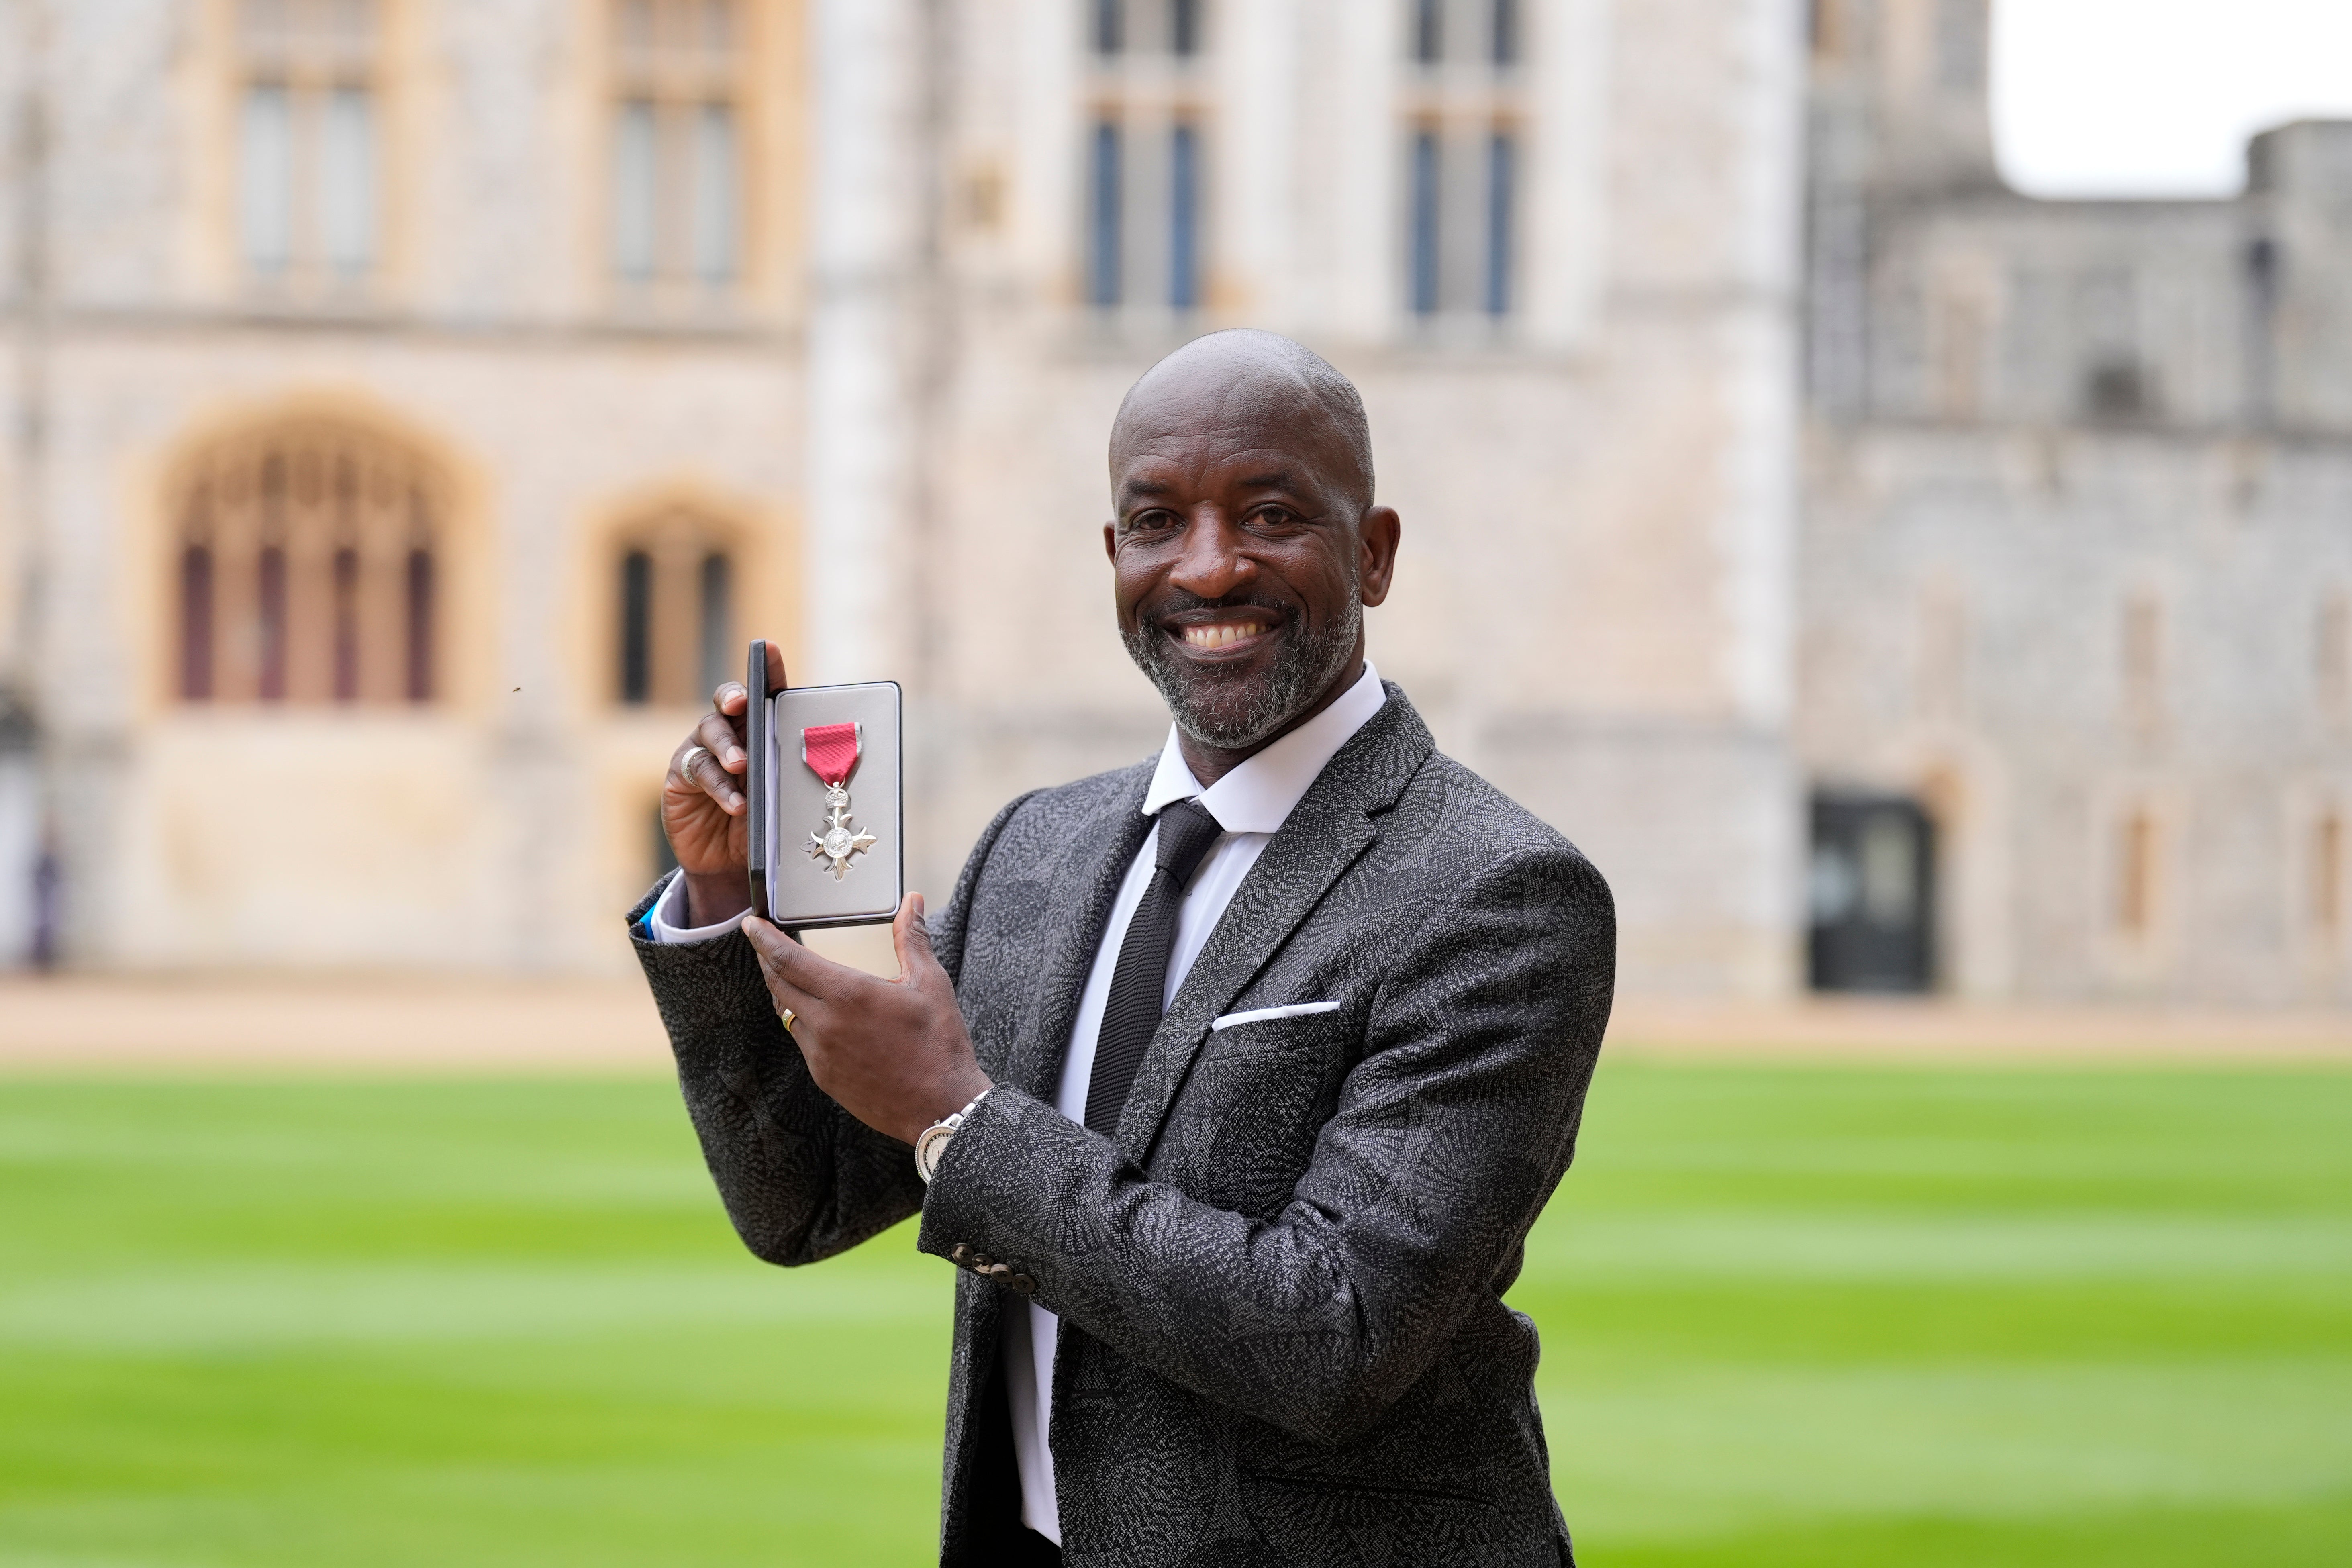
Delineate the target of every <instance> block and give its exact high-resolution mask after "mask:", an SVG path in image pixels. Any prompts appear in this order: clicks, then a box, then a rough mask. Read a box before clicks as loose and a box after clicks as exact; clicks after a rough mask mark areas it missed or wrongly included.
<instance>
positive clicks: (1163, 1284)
mask: <svg viewBox="0 0 2352 1568" xmlns="http://www.w3.org/2000/svg"><path fill="white" fill-rule="evenodd" d="M1615 968H1616V926H1615V917H1614V913H1613V910H1612V905H1611V901H1610V897H1609V890H1608V888H1607V885H1606V884H1605V883H1603V882H1602V881H1601V877H1600V875H1599V873H1598V872H1596V871H1594V870H1593V869H1592V868H1591V865H1590V864H1588V863H1587V862H1586V861H1585V860H1584V859H1583V858H1582V857H1581V856H1580V855H1578V854H1577V853H1576V852H1575V851H1574V850H1573V849H1571V848H1569V847H1566V846H1565V845H1560V846H1558V847H1545V848H1542V849H1535V850H1529V851H1528V852H1526V853H1524V854H1522V855H1520V856H1518V857H1515V858H1508V859H1506V860H1504V861H1502V862H1500V863H1498V864H1496V866H1494V867H1493V868H1490V869H1489V870H1488V871H1487V872H1486V873H1485V874H1484V875H1482V876H1481V877H1479V878H1478V879H1476V880H1475V882H1474V883H1472V884H1471V885H1468V886H1466V887H1465V888H1463V889H1460V890H1459V891H1458V892H1457V893H1456V894H1455V895H1454V898H1452V899H1451V900H1449V901H1448V902H1447V903H1446V904H1445V905H1444V906H1442V907H1440V908H1438V909H1436V910H1433V911H1432V912H1431V913H1430V914H1429V915H1428V916H1427V917H1426V918H1425V919H1424V920H1423V921H1421V923H1420V925H1419V927H1418V929H1417V930H1415V931H1412V933H1411V934H1409V935H1407V936H1405V937H1404V938H1403V939H1402V941H1401V942H1399V943H1398V944H1397V946H1396V948H1395V949H1394V951H1393V952H1392V953H1391V956H1390V957H1389V958H1388V959H1387V961H1386V962H1385V963H1384V964H1383V969H1384V973H1383V975H1382V978H1381V982H1380V984H1379V985H1378V987H1377V989H1376V991H1375V994H1374V997H1373V1002H1372V1005H1371V1009H1370V1017H1369V1022H1368V1026H1367V1036H1366V1039H1365V1044H1364V1052H1363V1055H1362V1057H1361V1058H1360V1060H1359V1061H1358V1063H1357V1064H1356V1066H1355V1067H1354V1068H1352V1069H1351V1070H1350V1071H1349V1074H1348V1075H1347V1077H1346V1079H1344V1081H1343V1082H1342V1084H1341V1087H1340V1090H1339V1101H1338V1106H1337V1109H1336V1110H1335V1111H1334V1113H1333V1115H1332V1116H1331V1119H1330V1120H1329V1121H1328V1122H1327V1123H1326V1124H1325V1125H1324V1127H1323V1129H1322V1131H1321V1133H1320V1136H1319V1138H1318V1142H1317V1144H1316V1147H1315V1152H1314V1155H1313V1158H1312V1160H1311V1163H1309V1166H1308V1168H1307V1172H1306V1173H1305V1175H1304V1176H1303V1177H1302V1178H1301V1179H1300V1181H1299V1183H1298V1184H1297V1189H1296V1191H1295V1193H1294V1194H1293V1196H1292V1199H1291V1201H1290V1202H1289V1204H1288V1205H1286V1206H1285V1207H1284V1209H1283V1210H1282V1211H1281V1212H1280V1213H1279V1214H1278V1215H1275V1216H1274V1217H1273V1218H1271V1219H1265V1218H1258V1217H1251V1216H1247V1215H1240V1214H1234V1213H1230V1212H1226V1211H1223V1210H1221V1209H1217V1208H1213V1207H1211V1206H1210V1205H1206V1204H1203V1203H1202V1202H1199V1201H1198V1200H1196V1199H1193V1198H1191V1197H1189V1196H1187V1195H1186V1194H1184V1193H1183V1192H1181V1191H1180V1190H1178V1189H1177V1188H1175V1187H1172V1186H1169V1185H1166V1184H1156V1183H1153V1182H1150V1181H1148V1180H1146V1179H1145V1177H1144V1174H1143V1173H1141V1172H1139V1171H1138V1170H1137V1169H1135V1168H1134V1167H1133V1166H1132V1165H1127V1164H1123V1163H1121V1162H1120V1159H1119V1157H1118V1152H1117V1151H1116V1149H1115V1148H1114V1146H1113V1144H1112V1142H1111V1141H1110V1140H1108V1139H1107V1138H1104V1137H1102V1136H1100V1135H1098V1134H1096V1133H1093V1132H1089V1131H1087V1129H1086V1128H1085V1127H1083V1126H1080V1125H1079V1124H1077V1123H1076V1122H1073V1121H1069V1120H1068V1119H1067V1118H1065V1117H1063V1116H1061V1115H1060V1114H1058V1113H1057V1112H1055V1110H1053V1108H1052V1107H1050V1106H1047V1105H1045V1104H1043V1103H1041V1102H1039V1101H1038V1100H1034V1099H1033V1098H1031V1097H1029V1096H1027V1095H1024V1094H1022V1093H1021V1092H1019V1091H1018V1090H1017V1089H998V1090H997V1091H996V1092H994V1093H992V1094H991V1095H990V1096H989V1097H988V1098H987V1099H986V1100H983V1101H982V1103H981V1105H980V1107H979V1109H978V1110H975V1111H974V1113H973V1114H972V1117H971V1120H970V1121H967V1122H966V1123H965V1125H964V1126H963V1128H962V1129H961V1131H959V1133H958V1134H957V1136H956V1139H955V1142H953V1143H952V1144H951V1145H950V1147H949V1150H948V1152H947V1154H946V1156H945V1158H944V1159H943V1160H942V1161H941V1163H940V1170H939V1171H938V1173H936V1175H935V1178H934V1180H933V1182H932V1184H931V1190H930V1194H929V1203H928V1205H926V1208H925V1212H924V1216H923V1228H922V1236H921V1239H920V1241H919V1246H920V1247H922V1248H923V1249H924V1250H925V1251H929V1252H946V1251H949V1250H951V1249H952V1248H953V1247H955V1245H956V1244H957V1243H958V1242H964V1243H968V1244H969V1245H970V1246H971V1247H973V1248H975V1249H977V1250H979V1251H981V1252H983V1253H986V1254H988V1255H990V1256H991V1257H992V1258H1000V1259H1004V1260H1007V1261H1010V1262H1013V1264H1014V1266H1015V1268H1017V1269H1019V1270H1020V1271H1021V1272H1024V1273H1026V1274H1028V1275H1029V1276H1030V1277H1031V1278H1032V1279H1034V1280H1035V1282H1036V1289H1035V1299H1036V1300H1038V1301H1039V1302H1040V1303H1041V1304H1043V1305H1044V1306H1045V1307H1047V1308H1049V1309H1051V1310H1053V1311H1055V1312H1056V1313H1058V1314H1059V1315H1060V1316H1061V1317H1062V1318H1063V1319H1064V1321H1067V1322H1071V1323H1075V1324H1076V1325H1077V1326H1078V1327H1079V1328H1081V1329H1083V1330H1084V1331H1086V1332H1087V1333H1088V1334H1091V1335H1093V1336H1094V1337H1095V1338H1097V1339H1098V1340H1100V1341H1102V1342H1104V1343H1106V1344H1108V1345H1109V1346H1110V1347H1111V1348H1113V1349H1115V1350H1117V1351H1118V1352H1120V1353H1121V1354H1123V1355H1125V1356H1127V1357H1129V1359H1130V1360H1132V1361H1134V1362H1136V1363H1139V1364H1141V1365H1143V1366H1145V1367H1148V1368H1150V1370H1151V1371H1153V1372H1155V1373H1159V1374H1160V1376H1163V1377H1165V1378H1168V1379H1169V1380H1170V1381H1171V1382H1173V1383H1176V1384H1180V1385H1181V1386H1183V1387H1185V1388H1187V1389H1189V1390H1191V1391H1192V1392H1193V1393H1195V1394H1199V1395H1201V1396H1202V1397H1203V1398H1205V1399H1209V1400H1212V1401H1213V1402H1215V1403H1217V1404H1219V1405H1224V1406H1226V1407H1227V1408H1230V1409H1233V1410H1236V1411H1240V1412H1242V1413H1244V1414H1245V1415H1251V1416H1254V1417H1256V1418H1258V1419H1260V1420H1264V1421H1267V1422H1270V1423H1272V1424H1273V1425H1275V1426H1279V1427H1281V1428H1283V1429H1284V1430H1286V1431H1288V1432H1290V1433H1293V1434H1295V1435H1297V1436H1301V1437H1304V1438H1307V1439H1308V1440H1310V1441H1314V1442H1319V1443H1327V1444H1338V1443H1345V1442H1349V1441H1351V1440H1353V1439H1355V1438H1357V1437H1359V1436H1362V1435H1363V1434H1364V1433H1365V1432H1367V1431H1368V1430H1369V1429H1370V1427H1371V1426H1373V1425H1374V1424H1375V1423H1377V1422H1378V1421H1379V1420H1380V1418H1381V1416H1382V1415H1384V1414H1385V1413H1386V1412H1387V1411H1388V1409H1389V1408H1390V1406H1391V1405H1393V1404H1394V1403H1395V1402H1396V1400H1397V1399H1398V1397H1399V1396H1400V1395H1402V1394H1403V1393H1404V1391H1405V1390H1406V1389H1407V1388H1409V1387H1411V1386H1412V1383H1413V1382H1414V1380H1415V1379H1417V1378H1418V1377H1419V1376H1420V1375H1421V1373H1423V1371H1424V1370H1426V1368H1427V1367H1428V1366H1429V1364H1430V1363H1431V1362H1432V1360H1433V1358H1434V1356H1435V1355H1436V1354H1437V1352H1438V1351H1439V1350H1440V1349H1441V1348H1442V1347H1443V1346H1444V1344H1445V1342H1447V1341H1448V1340H1449V1339H1450V1338H1451V1337H1452V1336H1453V1334H1454V1331H1456V1329H1457V1328H1458V1326H1459V1324H1460V1323H1461V1321H1462V1320H1463V1318H1464V1316H1465V1314H1466V1313H1467V1311H1468V1310H1469V1309H1470V1307H1471V1305H1472V1303H1473V1302H1474V1300H1475V1299H1476V1297H1477V1295H1478V1294H1479V1293H1481V1292H1486V1293H1490V1294H1491V1293H1493V1292H1495V1291H1497V1290H1499V1289H1502V1288H1503V1286H1504V1285H1506V1284H1507V1274H1508V1271H1509V1270H1510V1269H1511V1268H1512V1267H1513V1264H1514V1260H1515V1259H1516V1258H1517V1257H1518V1256H1519V1248H1520V1246H1521V1244H1522V1243H1523V1242H1524V1240H1525V1238H1526V1236H1527V1232H1528V1227H1529V1226H1532V1225H1533V1224H1534V1222H1535V1218H1536V1215H1537V1214H1538V1212H1539V1211H1540V1210H1541V1208H1542V1206H1543V1205H1544V1203H1545V1201H1546V1200H1547V1199H1548V1198H1549V1196H1550V1194H1551V1192H1552V1189H1553V1188H1554V1187H1555V1186H1556V1185H1557V1184H1558V1183H1559V1178H1560V1176H1561V1174H1562V1173H1564V1172H1565V1171H1566V1169H1567V1167H1568V1163H1569V1160H1570V1155H1571V1153H1572V1152H1573V1149H1574V1144H1575V1137H1576V1130H1577V1124H1578V1119H1579V1117H1580V1114H1581V1111H1582V1107H1583V1102H1584V1094H1585V1089H1586V1087H1587V1085H1588V1084H1589V1083H1590V1082H1591V1075H1592V1068H1593V1065H1594V1061H1595V1059H1596V1057H1597V1055H1598V1053H1599V1050H1600V1047H1601V1034H1602V1031H1603V1030H1604V1029H1605V1027H1606V1026H1607V1024H1608V1016H1609V1006H1610V1000H1611V995H1612V990H1613V986H1614V980H1615ZM1172 1131H1174V1130H1173V1129H1171V1132H1172Z"/></svg>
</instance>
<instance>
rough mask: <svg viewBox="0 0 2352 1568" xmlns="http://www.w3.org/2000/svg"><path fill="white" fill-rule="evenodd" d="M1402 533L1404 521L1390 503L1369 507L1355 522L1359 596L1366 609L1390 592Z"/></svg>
mask: <svg viewBox="0 0 2352 1568" xmlns="http://www.w3.org/2000/svg"><path fill="white" fill-rule="evenodd" d="M1403 533H1404V521H1403V520H1402V518H1400V517H1398V516H1397V514H1396V508H1394V507H1390V506H1376V507H1372V508H1370V509H1369V510H1366V511H1365V513H1364V516H1363V521H1360V522H1359V523H1358V524H1357V525H1356V596H1357V597H1358V598H1360V599H1361V600H1362V601H1363V602H1364V605H1365V607H1366V608H1367V609H1369V608H1370V607H1371V606H1373V605H1378V604H1379V603H1380V602H1381V600H1383V599H1385V598H1387V597H1388V596H1389V585H1390V584H1391V583H1393V582H1395V581H1396V554H1397V541H1398V540H1399V539H1401V538H1402V536H1403Z"/></svg>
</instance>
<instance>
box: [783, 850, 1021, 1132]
mask: <svg viewBox="0 0 2352 1568" xmlns="http://www.w3.org/2000/svg"><path fill="white" fill-rule="evenodd" d="M743 934H744V935H745V936H748V937H750V938H751V947H752V949H753V951H754V952H757V953H758V954H759V955H760V970H761V973H763V974H765V975H766V976H767V978H768V994H769V995H770V996H772V997H773V998H774V999H775V1004H776V1008H777V1010H778V1011H779V1012H780V1013H781V1012H782V1010H783V1009H784V1008H787V1007H789V1008H791V1009H792V1010H793V1023H792V1031H793V1039H794V1040H795V1041H796V1042H798V1044H799V1046H800V1047H801V1055H802V1057H803V1058H805V1059H806V1060H807V1062H808V1068H809V1076H810V1077H812V1078H814V1079H816V1086H817V1087H818V1088H819V1089H823V1090H824V1092H825V1093H827V1094H829V1095H831V1096H832V1097H833V1099H834V1100H835V1102H836V1103H837V1104H839V1105H840V1106H841V1108H842V1109H843V1110H846V1111H848V1112H849V1114H851V1115H852V1116H855V1117H856V1118H857V1120H858V1121H863V1122H864V1123H866V1126H868V1127H871V1128H873V1129H874V1130H875V1131H877V1132H881V1133H885V1134H887V1135H888V1136H889V1137H892V1138H896V1139H898V1141H899V1142H902V1143H912V1142H914V1141H915V1140H916V1139H917V1138H918V1137H919V1136H920V1135H921V1133H922V1131H923V1129H924V1128H926V1127H929V1125H930V1124H931V1123H932V1122H934V1121H940V1120H942V1119H943V1118H945V1117H948V1116H950V1115H952V1114H954V1113H955V1112H956V1111H958V1110H962V1109H963V1108H964V1106H966V1105H967V1104H969V1103H970V1102H971V1100H972V1099H973V1097H974V1096H976V1095H978V1094H979V1093H980V1092H981V1091H982V1089H987V1088H988V1087H989V1080H988V1075H987V1074H986V1073H984V1072H982V1071H981V1070H980V1060H979V1058H977V1057H976V1056H975V1055H973V1053H972V1048H971V1035H970V1034H969V1033H968V1032H966V1030H965V1029H964V1026H963V1014H962V1012H961V1010H960V1009H959V1008H958V1007H957V1006H956V995H955V984H954V983H953V982H952V981H950V979H949V978H948V973H947V971H946V970H944V969H941V968H940V961H939V960H938V959H937V958H936V957H934V956H933V955H932V953H931V933H930V929H929V927H928V926H926V925H924V924H923V895H922V894H920V893H909V894H908V895H907V899H906V902H905V903H904V904H902V905H901V906H900V907H899V910H898V919H897V920H896V921H893V922H892V923H891V927H890V937H891V944H892V945H893V946H894V947H896V948H897V949H898V979H896V980H881V979H877V978H876V977H875V976H873V975H871V974H867V973H865V972H864V971H863V970H857V969H852V968H850V967H849V966H848V965H846V964H842V963H834V962H833V961H832V960H831V959H828V958H820V957H818V956H817V955H816V954H815V953H814V952H810V951H809V950H808V949H807V948H805V947H803V946H802V945H801V944H800V943H799V942H794V941H793V940H792V939H791V938H790V937H788V936H786V935H784V933H783V932H782V931H778V930H777V929H776V928H775V927H774V926H772V925H770V924H769V923H768V922H767V921H763V920H761V919H760V918H759V917H758V916H756V915H748V916H746V917H744V921H743Z"/></svg>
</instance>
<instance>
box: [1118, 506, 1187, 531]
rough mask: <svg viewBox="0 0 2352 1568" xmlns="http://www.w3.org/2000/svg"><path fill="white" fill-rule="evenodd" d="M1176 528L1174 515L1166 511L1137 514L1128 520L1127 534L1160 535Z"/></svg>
mask: <svg viewBox="0 0 2352 1568" xmlns="http://www.w3.org/2000/svg"><path fill="white" fill-rule="evenodd" d="M1175 526H1176V514H1175V513H1173V512H1168V511H1146V512H1139V513H1137V514H1136V515H1135V516H1134V517H1131V518H1129V519H1128V521H1127V531H1129V533H1160V532H1164V531H1167V530H1169V529H1171V528H1173V527H1175Z"/></svg>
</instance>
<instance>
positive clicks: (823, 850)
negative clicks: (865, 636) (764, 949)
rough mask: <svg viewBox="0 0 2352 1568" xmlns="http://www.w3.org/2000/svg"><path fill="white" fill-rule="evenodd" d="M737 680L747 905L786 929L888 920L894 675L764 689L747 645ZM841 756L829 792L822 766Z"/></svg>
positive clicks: (902, 882) (893, 877) (900, 873)
mask: <svg viewBox="0 0 2352 1568" xmlns="http://www.w3.org/2000/svg"><path fill="white" fill-rule="evenodd" d="M743 684H744V689H745V690H746V691H747V693H748V694H749V696H750V698H751V701H750V705H749V707H748V709H747V710H746V720H747V721H746V723H745V725H744V735H743V740H744V749H745V750H746V751H747V752H749V753H750V767H749V770H748V774H747V777H746V778H745V781H744V782H745V784H746V785H747V788H746V789H745V791H744V797H745V799H746V800H748V801H749V802H750V803H751V831H750V833H749V834H748V835H746V837H748V839H749V840H750V844H749V848H750V859H751V866H750V871H751V911H752V912H753V913H754V914H757V915H759V916H761V917H762V918H763V919H766V920H769V921H773V922H774V923H775V924H777V925H780V926H785V927H795V928H810V927H819V926H851V925H875V924H878V923H880V922H882V921H887V920H889V919H891V918H892V917H894V916H896V915H897V914H898V902H899V900H901V899H903V898H904V897H905V896H906V889H907V858H906V834H905V827H906V812H905V810H904V805H903V797H904V789H903V784H904V777H905V774H904V770H903V768H902V767H901V765H900V759H901V757H902V756H903V755H904V752H905V745H904V742H905V733H904V729H903V726H902V722H901V718H900V704H899V693H898V682H897V681H894V680H876V681H868V682H866V683H864V684H861V685H856V686H795V687H789V688H786V689H782V690H773V689H770V688H769V685H768V657H767V647H766V645H765V644H764V643H758V642H755V643H753V644H752V645H751V661H750V668H749V669H748V670H747V672H746V677H745V679H744V683H743ZM810 731H816V732H817V733H816V734H815V736H814V739H813V740H812V739H810V738H809V732H810ZM853 737H854V742H855V744H854V749H853V746H852V743H851V742H852V740H853ZM845 761H846V762H847V763H848V770H847V773H846V776H845V777H843V778H842V779H841V785H842V787H841V788H840V789H838V790H836V789H835V788H834V787H833V786H832V785H831V784H828V782H827V781H826V780H825V779H824V778H823V777H821V776H819V770H820V769H826V770H830V771H833V772H835V773H838V772H839V770H840V769H841V767H842V764H843V763H844V762H845Z"/></svg>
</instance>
